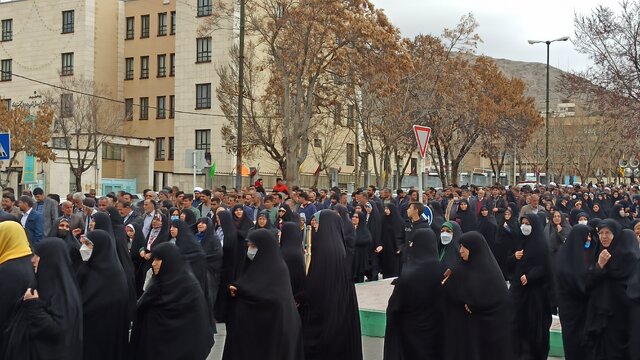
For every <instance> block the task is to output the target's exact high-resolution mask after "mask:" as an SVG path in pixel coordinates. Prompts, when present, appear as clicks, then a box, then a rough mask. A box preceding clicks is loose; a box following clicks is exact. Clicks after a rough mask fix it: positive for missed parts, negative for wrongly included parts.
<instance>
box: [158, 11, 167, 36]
mask: <svg viewBox="0 0 640 360" xmlns="http://www.w3.org/2000/svg"><path fill="white" fill-rule="evenodd" d="M165 35H167V13H166V12H165V13H158V36H165Z"/></svg>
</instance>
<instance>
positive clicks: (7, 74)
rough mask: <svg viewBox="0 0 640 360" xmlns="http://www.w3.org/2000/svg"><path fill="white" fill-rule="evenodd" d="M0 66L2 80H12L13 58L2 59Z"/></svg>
mask: <svg viewBox="0 0 640 360" xmlns="http://www.w3.org/2000/svg"><path fill="white" fill-rule="evenodd" d="M0 67H1V68H2V75H0V81H11V59H4V60H2V61H0Z"/></svg>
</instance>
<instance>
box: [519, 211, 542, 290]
mask: <svg viewBox="0 0 640 360" xmlns="http://www.w3.org/2000/svg"><path fill="white" fill-rule="evenodd" d="M523 218H526V219H527V220H528V221H529V224H530V225H531V234H529V235H528V236H525V235H523V234H521V236H522V250H524V256H523V257H522V259H520V260H518V261H516V263H515V267H514V271H513V275H514V276H513V279H517V280H519V279H520V277H521V276H522V275H525V274H527V278H529V277H530V274H529V272H530V271H531V270H532V269H536V272H535V273H536V274H537V275H539V279H538V283H543V284H545V283H546V282H547V281H548V279H549V276H550V275H551V251H550V249H549V241H548V239H547V234H546V233H545V231H544V226H543V225H542V223H541V221H540V217H539V216H538V215H536V214H525V215H524V216H523ZM530 282H531V281H530ZM515 284H516V285H517V286H521V285H518V284H519V281H516V282H515Z"/></svg>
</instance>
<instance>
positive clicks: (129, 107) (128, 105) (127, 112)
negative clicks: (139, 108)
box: [124, 98, 133, 121]
mask: <svg viewBox="0 0 640 360" xmlns="http://www.w3.org/2000/svg"><path fill="white" fill-rule="evenodd" d="M124 119H125V120H129V121H131V120H133V99H131V98H129V99H124Z"/></svg>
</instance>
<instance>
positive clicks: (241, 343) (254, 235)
mask: <svg viewBox="0 0 640 360" xmlns="http://www.w3.org/2000/svg"><path fill="white" fill-rule="evenodd" d="M248 240H249V241H251V242H252V243H253V244H255V246H256V247H257V248H258V251H257V253H256V255H255V257H254V259H253V260H252V261H251V264H250V266H248V267H247V270H246V271H245V272H244V274H242V276H241V277H240V278H239V279H238V280H237V281H236V282H235V283H234V286H235V287H236V288H237V289H238V291H237V295H236V296H235V298H234V299H233V300H232V301H233V302H234V305H235V306H234V308H233V309H234V317H233V318H234V322H233V328H232V329H233V332H232V333H231V334H228V335H227V341H228V342H229V343H230V344H225V350H226V351H225V356H226V355H230V356H231V357H232V358H234V359H265V360H298V359H302V358H303V357H304V354H303V353H304V351H303V346H302V332H301V323H300V316H299V315H298V311H297V309H296V304H295V302H294V300H293V293H292V290H291V283H290V280H289V270H288V269H287V265H286V264H285V262H284V260H283V259H282V256H281V255H280V249H279V248H278V240H277V238H276V237H275V235H273V233H272V232H270V231H268V230H265V229H259V230H256V231H253V232H251V234H250V235H249V239H248Z"/></svg>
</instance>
